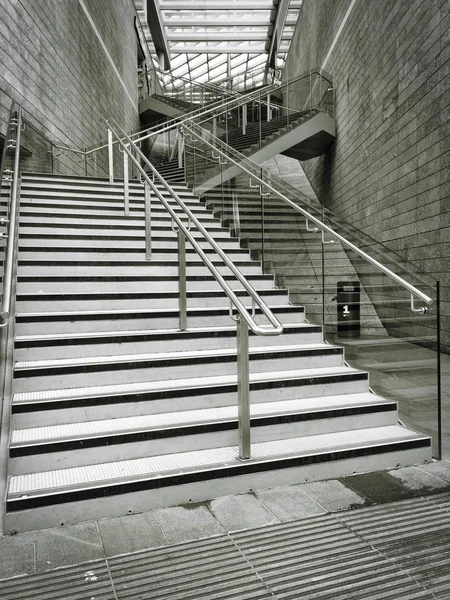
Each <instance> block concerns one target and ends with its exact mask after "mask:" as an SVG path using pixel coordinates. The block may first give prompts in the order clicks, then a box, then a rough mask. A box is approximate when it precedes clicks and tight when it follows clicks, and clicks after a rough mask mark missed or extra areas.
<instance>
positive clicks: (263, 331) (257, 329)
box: [105, 119, 283, 336]
mask: <svg viewBox="0 0 450 600" xmlns="http://www.w3.org/2000/svg"><path fill="white" fill-rule="evenodd" d="M105 121H106V123H107V125H108V127H109V128H110V130H111V131H112V133H113V135H114V136H115V137H116V139H117V141H118V143H119V145H120V147H121V148H122V150H123V151H124V152H126V153H127V155H128V157H129V158H130V159H131V160H132V162H133V163H134V164H135V165H136V166H137V168H138V170H139V171H140V173H141V175H142V176H143V177H144V179H145V180H146V181H147V183H148V184H149V185H150V187H151V188H152V190H153V192H154V193H155V194H156V195H157V196H158V198H159V200H160V201H161V203H162V204H163V206H164V207H165V208H166V209H167V211H168V212H169V214H170V216H171V217H172V219H173V220H174V221H175V222H176V223H177V225H178V227H179V228H180V229H181V230H182V231H183V233H184V234H185V236H186V237H187V238H188V240H189V242H190V243H191V244H192V246H193V247H194V248H195V250H196V251H197V253H198V254H199V256H200V258H201V259H202V260H203V262H204V263H205V265H206V266H207V267H208V269H209V270H210V272H211V273H212V275H213V276H214V278H215V279H216V280H217V281H218V282H219V284H220V286H221V287H222V288H223V290H224V292H225V293H226V294H227V296H228V297H229V298H230V300H231V301H232V303H233V304H234V306H235V307H236V309H237V310H238V312H239V313H240V314H241V315H242V316H243V318H244V319H245V321H246V322H247V323H248V326H249V327H250V329H251V330H252V331H253V332H254V333H256V334H257V335H264V336H267V335H280V334H281V333H282V332H283V327H282V325H281V323H280V322H279V321H278V319H277V318H276V317H275V316H274V314H273V313H272V311H271V310H270V308H269V307H268V306H267V304H266V303H265V302H264V300H263V299H262V298H261V297H260V296H259V294H258V293H257V292H256V291H255V290H254V289H253V287H252V286H251V285H250V284H249V283H248V281H247V280H246V278H245V277H244V276H243V275H242V273H241V272H240V271H239V269H238V268H237V267H236V266H235V265H234V263H233V262H232V261H231V260H230V259H229V258H228V256H227V255H226V253H225V252H224V251H223V250H222V248H221V247H220V246H219V245H218V244H217V242H216V241H215V239H214V238H213V237H212V236H211V235H210V234H209V233H208V231H207V230H206V229H205V227H203V225H202V224H201V222H200V221H199V220H198V219H197V217H196V216H195V215H194V213H193V212H192V211H191V210H190V209H189V208H188V207H187V206H186V205H185V203H184V202H183V201H182V200H181V198H180V197H179V196H178V194H177V193H176V192H174V191H173V189H172V188H171V187H170V185H169V184H168V183H167V182H166V180H165V179H164V178H163V177H162V176H161V175H160V174H159V172H158V171H157V170H156V169H155V167H154V166H153V165H152V163H151V162H150V161H149V160H148V158H147V157H146V156H145V155H144V154H143V153H142V152H141V150H140V149H139V148H138V147H137V146H136V145H135V144H134V143H133V141H132V140H131V139H130V137H129V136H127V134H126V133H125V131H124V130H123V129H122V128H121V127H120V125H118V124H117V123H116V122H115V121H113V120H112V119H111V120H108V119H105ZM112 121H113V123H114V127H115V128H117V129H118V130H120V132H121V135H122V136H123V139H125V140H126V143H124V142H123V140H122V139H121V138H120V136H118V134H117V132H116V131H115V129H114V127H113V126H112V125H111V122H112ZM130 147H134V152H135V153H136V154H137V155H138V156H139V157H140V159H141V160H142V161H143V162H144V163H145V164H146V165H147V166H148V167H149V168H150V170H151V171H152V173H153V175H154V176H156V177H157V178H158V179H159V180H160V182H161V183H162V184H163V186H164V187H165V189H166V190H167V191H168V192H169V194H170V195H171V196H172V198H173V199H174V200H175V201H176V203H177V204H178V206H179V207H180V208H181V209H182V211H183V213H184V214H185V215H186V217H188V219H189V221H190V223H193V224H194V225H195V227H196V229H197V231H199V232H200V233H201V234H202V236H203V238H204V239H205V240H206V241H207V242H208V243H209V244H210V246H212V248H214V250H215V252H216V253H217V254H218V255H219V256H220V258H221V259H222V260H223V262H224V264H225V265H226V266H227V267H228V268H229V269H230V271H231V272H232V273H233V275H234V276H235V277H236V279H237V280H238V281H239V282H240V283H241V284H242V286H243V287H244V289H245V290H246V292H247V293H248V294H249V296H250V297H251V299H252V300H253V302H254V303H255V304H256V305H257V306H258V307H259V308H260V309H261V311H262V312H263V314H264V316H265V317H266V318H267V319H268V320H269V321H270V323H271V324H272V325H273V329H267V328H265V327H261V326H260V325H258V324H257V323H256V322H255V320H254V319H253V317H252V316H251V315H250V313H249V312H248V310H247V308H246V307H245V306H244V304H243V303H242V302H241V301H240V300H239V298H238V297H237V296H236V294H235V293H234V291H233V290H232V288H231V287H230V286H229V285H228V284H227V283H226V281H225V280H224V279H223V277H222V276H221V275H220V273H219V271H218V270H217V269H216V267H215V266H214V265H213V263H212V262H211V261H210V260H209V258H208V257H207V256H206V254H205V253H204V252H203V250H202V248H201V247H200V245H199V244H198V243H197V242H196V240H195V238H194V237H193V236H192V234H191V233H190V230H189V229H188V228H187V227H186V226H185V225H184V223H183V222H182V221H181V219H180V218H179V216H178V215H177V213H176V212H175V211H174V210H173V209H172V207H171V206H170V204H169V203H168V202H167V201H166V199H165V198H164V196H163V195H162V194H161V193H160V192H159V190H158V188H157V187H156V186H155V184H154V183H153V182H152V180H151V179H150V177H149V176H148V174H147V173H146V171H145V170H144V168H143V167H142V165H141V163H140V162H139V161H138V160H137V158H136V157H135V156H134V155H133V153H132V152H131V150H130Z"/></svg>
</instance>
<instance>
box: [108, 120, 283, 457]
mask: <svg viewBox="0 0 450 600" xmlns="http://www.w3.org/2000/svg"><path fill="white" fill-rule="evenodd" d="M105 121H106V124H107V126H108V132H111V134H110V135H111V136H114V137H115V138H116V139H117V142H118V144H119V147H120V148H121V151H122V152H123V155H124V160H125V161H128V160H130V159H131V161H132V162H133V163H134V164H135V165H136V167H137V168H138V170H139V171H140V173H141V175H142V177H143V178H144V184H145V187H144V189H145V225H146V231H145V238H146V258H147V260H149V259H151V249H150V248H149V247H148V246H147V244H148V242H149V241H151V231H150V222H151V216H150V215H151V209H150V194H149V190H150V189H152V190H153V193H154V194H155V195H156V196H157V198H158V199H159V200H160V202H161V203H162V205H163V206H164V207H165V208H166V210H167V212H168V213H169V215H170V216H171V218H172V229H173V230H174V231H175V232H176V233H177V238H178V291H179V326H180V330H184V329H187V301H186V250H185V244H186V239H188V240H189V242H190V244H191V246H192V247H193V248H194V249H195V251H196V252H197V254H198V255H199V257H200V258H201V260H202V261H203V263H204V265H205V266H206V267H207V269H208V270H209V272H210V273H211V274H212V276H213V277H214V279H215V280H216V281H217V282H218V284H219V285H220V287H221V288H222V290H223V291H224V292H225V295H226V296H227V297H228V299H229V301H230V317H231V318H232V319H233V320H234V321H235V322H236V340H237V354H236V358H237V405H238V435H239V458H240V459H241V460H248V459H250V458H251V439H250V437H251V433H250V368H249V339H248V330H249V328H250V329H251V331H253V332H254V333H255V334H257V335H263V336H269V335H280V334H281V333H283V326H282V325H281V323H280V322H279V321H278V319H277V318H276V317H275V315H274V314H273V313H272V311H271V310H270V308H269V307H268V306H267V304H266V303H265V302H264V301H263V300H262V298H261V297H260V296H259V294H258V293H257V292H256V291H255V290H254V289H253V288H252V286H251V285H250V284H249V283H248V282H247V280H246V278H245V277H244V276H243V275H242V273H241V272H240V271H239V269H237V268H236V267H235V265H234V264H233V262H232V261H231V260H230V259H229V258H228V256H227V255H226V254H225V252H224V251H223V250H222V248H221V247H220V246H219V245H218V244H217V242H216V241H215V239H214V238H213V237H212V236H211V235H210V234H209V233H208V231H207V230H206V229H205V228H204V227H203V225H202V224H201V223H200V221H199V220H198V219H197V217H196V216H195V215H194V214H193V212H192V211H191V210H190V209H189V208H188V207H187V206H186V205H185V204H184V202H183V201H182V200H181V198H180V197H179V196H178V194H177V193H176V192H174V190H173V189H172V188H171V187H170V185H169V184H168V183H167V182H166V181H165V179H164V178H163V177H162V176H161V175H160V174H159V173H158V171H157V170H156V169H155V168H154V167H153V165H152V164H151V162H150V161H149V160H148V159H147V157H146V156H145V155H144V154H143V153H142V152H141V151H140V149H139V148H138V147H137V146H136V144H135V143H134V142H133V141H132V140H131V139H130V137H129V136H127V135H126V133H125V132H124V131H123V129H122V128H121V127H120V126H119V125H118V124H117V123H116V122H115V121H112V120H105ZM112 122H114V126H113V125H112V124H111V123H112ZM115 128H116V129H117V130H118V131H119V133H117V131H116V130H115ZM119 134H120V135H119ZM121 135H122V136H123V137H124V139H125V142H126V143H125V142H124V141H123V140H122V139H121V138H120V136H121ZM138 158H139V160H138ZM140 161H143V163H144V164H146V165H147V167H149V168H150V170H151V172H152V177H153V179H154V178H155V176H156V177H157V178H158V179H159V181H160V182H161V183H162V184H163V186H164V188H165V189H166V190H167V191H168V192H169V194H170V196H171V197H172V199H173V200H175V202H176V204H177V205H178V207H179V208H181V210H182V213H183V214H184V215H185V217H187V219H188V226H186V225H185V224H184V223H183V221H182V219H181V218H180V217H179V216H178V214H177V213H176V212H175V210H173V208H172V207H171V206H170V204H169V203H168V202H167V200H166V199H165V198H164V196H163V195H162V193H161V192H160V191H159V190H158V188H157V187H156V185H155V184H154V182H153V181H152V180H151V179H150V177H149V176H148V174H147V173H146V171H145V170H144V168H143V166H142V164H141V162H140ZM126 171H128V169H126ZM127 186H128V182H125V179H124V195H125V197H126V192H125V189H126V188H127ZM174 224H176V225H177V226H178V230H176V229H175V227H174ZM192 224H193V225H194V226H195V228H196V231H198V232H199V233H200V234H201V235H202V239H203V240H204V241H206V242H208V243H209V245H210V246H211V247H212V248H213V249H214V251H215V253H216V254H217V255H218V256H219V257H220V258H221V259H222V260H223V263H224V265H226V266H227V267H228V269H229V270H230V271H231V272H232V273H233V275H234V276H235V278H236V280H237V281H239V282H240V284H241V285H242V287H243V288H244V290H245V291H246V293H247V294H248V295H249V297H250V298H251V300H252V314H251V315H250V313H249V311H248V309H247V308H246V306H245V305H244V304H243V303H242V302H241V301H240V300H239V298H238V297H237V295H236V294H235V293H234V291H233V289H232V288H231V287H230V286H229V285H228V283H227V282H226V281H225V279H224V277H222V275H221V274H220V272H219V271H218V269H217V268H216V267H215V266H214V264H213V262H212V261H211V260H210V259H209V258H208V256H207V255H206V253H205V252H204V251H203V249H202V248H201V246H200V244H199V243H198V242H197V240H196V239H195V237H194V236H193V235H192V234H191V232H190V230H191V225H192ZM256 306H258V307H259V309H260V310H261V312H262V313H263V315H264V316H265V317H266V318H267V319H268V321H269V323H270V324H271V326H272V327H271V328H268V327H262V326H260V325H258V324H257V323H256V321H255V320H254V316H255V313H256ZM233 307H234V308H235V309H236V310H237V312H238V314H237V316H236V317H235V316H234V315H233Z"/></svg>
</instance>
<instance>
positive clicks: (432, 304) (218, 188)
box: [185, 125, 441, 458]
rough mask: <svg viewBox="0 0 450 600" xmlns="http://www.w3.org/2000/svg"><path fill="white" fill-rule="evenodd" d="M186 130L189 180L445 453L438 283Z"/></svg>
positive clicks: (208, 137)
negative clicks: (441, 405)
mask: <svg viewBox="0 0 450 600" xmlns="http://www.w3.org/2000/svg"><path fill="white" fill-rule="evenodd" d="M185 133H186V143H187V146H186V149H185V170H186V178H187V181H188V183H189V184H190V185H191V186H192V187H193V188H194V189H195V190H196V191H197V193H199V194H200V195H201V197H202V198H203V199H204V201H205V203H206V204H207V205H208V206H209V207H210V208H211V210H213V211H214V213H215V215H216V216H217V217H219V218H221V219H222V222H223V223H224V224H225V225H227V226H229V227H230V229H231V230H232V232H233V233H234V234H235V235H238V236H239V237H240V238H241V243H242V244H243V245H244V246H245V247H248V248H250V250H251V251H252V254H253V257H254V258H255V259H259V260H261V261H262V263H263V265H264V269H265V271H266V272H270V273H274V274H275V276H276V281H277V284H278V285H280V286H282V287H286V288H288V289H289V292H290V298H291V301H292V302H295V303H299V304H303V305H304V306H305V311H306V317H307V319H308V320H309V321H310V322H313V323H316V324H320V325H322V326H323V333H324V338H325V340H326V341H327V342H329V343H331V344H337V345H341V346H343V347H344V348H345V356H346V360H347V361H348V362H349V364H350V365H351V366H354V367H356V368H360V369H362V370H365V371H367V372H368V373H369V375H370V386H371V389H372V390H373V391H374V392H375V393H377V394H379V395H381V396H383V397H385V398H388V399H392V400H395V401H396V402H397V404H398V410H399V418H400V420H401V421H402V422H403V423H404V424H405V425H407V426H409V427H411V428H412V429H415V430H417V431H420V432H422V433H426V434H429V435H430V436H431V437H432V440H433V455H434V456H435V457H437V458H439V457H440V455H441V416H440V410H441V408H440V354H439V346H440V344H439V287H438V284H437V283H436V282H435V281H433V280H432V279H430V278H429V277H428V276H427V274H425V273H421V272H419V271H418V269H416V267H415V266H414V265H413V264H411V263H409V262H408V261H406V260H405V259H404V258H403V257H402V256H401V255H400V254H398V253H397V252H394V251H393V250H391V249H390V248H388V247H387V246H385V245H383V244H380V243H379V242H377V241H376V240H374V239H373V238H371V237H370V236H368V235H367V234H365V233H363V232H361V231H359V230H357V229H356V228H355V227H353V226H352V225H351V224H349V223H347V222H345V221H344V220H343V219H341V218H340V217H338V216H337V215H334V214H333V213H331V212H330V211H327V210H326V209H324V208H323V207H322V206H321V205H320V203H319V202H318V201H316V200H313V199H309V198H306V197H305V196H304V195H303V194H301V193H300V192H299V191H298V190H296V189H295V188H293V187H291V186H289V185H288V184H287V183H285V182H284V181H282V180H280V179H279V178H277V177H275V176H273V175H272V174H271V173H270V172H269V171H267V170H265V169H262V168H261V167H260V166H258V165H256V164H254V163H252V162H251V161H250V160H248V159H246V158H245V157H244V156H243V155H242V154H239V153H238V152H236V151H235V150H233V149H232V148H230V147H227V146H226V145H225V144H224V143H223V142H221V141H220V140H218V139H217V138H214V136H212V134H211V133H210V132H207V131H205V130H202V129H201V128H200V127H198V126H196V125H190V126H189V127H186V128H185ZM424 309H425V310H424Z"/></svg>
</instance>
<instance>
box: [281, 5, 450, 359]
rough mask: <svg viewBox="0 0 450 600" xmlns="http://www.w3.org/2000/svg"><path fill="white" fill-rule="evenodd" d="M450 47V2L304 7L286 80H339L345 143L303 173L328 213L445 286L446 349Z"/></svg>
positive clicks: (449, 328)
mask: <svg viewBox="0 0 450 600" xmlns="http://www.w3.org/2000/svg"><path fill="white" fill-rule="evenodd" d="M349 11H350V12H349ZM346 16H347V20H346V21H345V17H346ZM344 21H345V22H344ZM341 25H343V27H342V29H341V31H339V30H340V27H341ZM449 42H450V1H449V0H408V1H405V0H375V1H374V0H304V1H303V6H302V8H301V13H300V16H299V20H298V26H297V29H296V32H295V35H294V38H293V41H292V44H291V48H290V51H289V55H288V59H287V63H286V70H285V73H284V77H285V78H286V79H287V78H291V77H293V76H295V75H296V74H299V73H302V72H304V71H305V70H307V69H310V68H314V67H316V66H319V67H320V66H322V67H323V68H324V69H325V70H326V71H327V72H329V73H330V74H331V75H332V76H333V77H334V84H335V90H336V120H337V129H338V133H337V139H336V142H335V143H334V145H333V147H332V148H331V150H330V151H329V152H327V154H326V155H324V156H322V157H320V158H317V159H312V160H310V161H307V162H304V163H303V164H302V166H303V168H304V170H305V172H306V174H307V176H308V178H309V180H310V182H311V184H312V186H313V188H314V190H315V192H316V193H317V195H318V197H319V199H320V200H321V201H322V202H323V203H324V204H325V205H326V206H327V207H329V208H330V209H332V210H333V211H335V212H337V213H338V214H340V215H342V216H343V217H345V218H346V219H347V220H348V221H350V222H351V223H352V224H354V225H355V226H356V227H358V228H361V229H363V230H364V231H365V232H367V233H368V234H369V235H371V236H373V237H374V238H376V239H377V240H379V241H381V242H384V243H386V245H388V246H389V247H390V248H391V249H394V250H398V251H400V252H401V253H402V254H403V255H404V256H405V258H406V259H408V260H410V261H411V262H413V263H415V264H416V265H417V267H418V268H419V269H420V270H422V271H424V272H425V273H427V274H429V275H430V276H431V277H434V278H436V279H439V280H440V282H441V285H442V287H443V290H442V292H443V294H442V296H443V303H442V312H443V317H442V328H443V341H444V344H445V346H446V347H447V349H448V348H450V294H449V284H450V274H449V269H448V259H449V250H450V228H449V224H450V222H449V221H450V219H449V215H450V212H449V201H448V196H449V192H450V183H449V177H450V176H449V173H450V169H449V168H448V167H449V166H450V151H449V150H450V145H449V140H450V137H449V135H450V94H449V88H450V60H449V58H450V43H449ZM333 43H334V47H332V46H333ZM330 50H331V52H330Z"/></svg>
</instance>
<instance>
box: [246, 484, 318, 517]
mask: <svg viewBox="0 0 450 600" xmlns="http://www.w3.org/2000/svg"><path fill="white" fill-rule="evenodd" d="M255 496H256V497H257V498H258V500H260V501H261V502H262V503H263V504H264V506H266V507H267V508H268V509H269V510H270V512H271V513H273V514H274V515H275V516H276V517H277V518H278V519H280V521H292V520H294V519H303V518H305V517H310V516H311V515H318V514H321V513H324V512H326V511H325V509H324V508H323V507H322V506H320V505H319V504H317V502H316V501H315V500H313V499H312V498H311V497H310V496H308V495H307V494H305V493H304V492H303V491H302V490H301V487H300V486H295V485H290V486H286V487H279V488H272V489H270V490H260V491H259V492H255Z"/></svg>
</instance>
